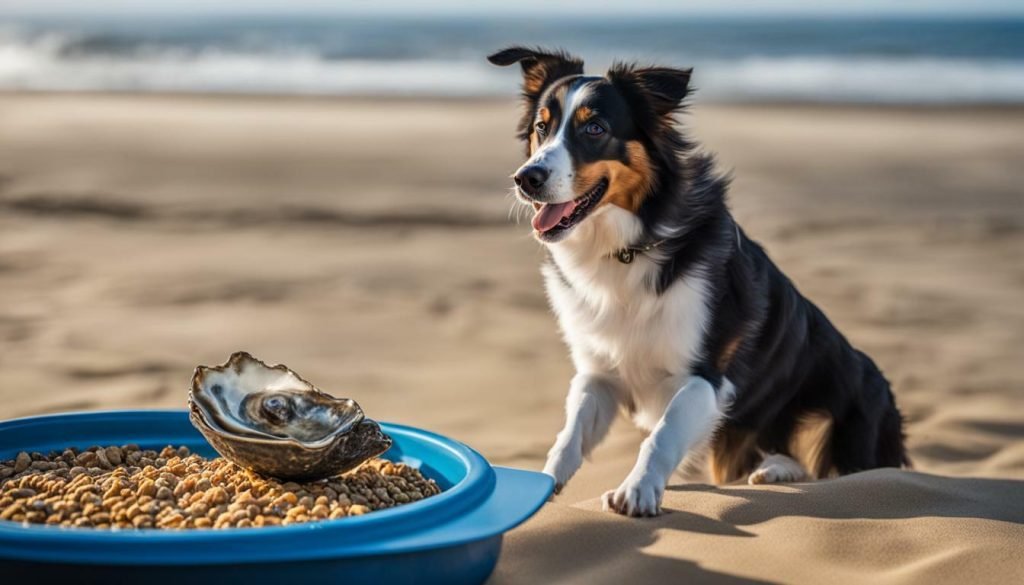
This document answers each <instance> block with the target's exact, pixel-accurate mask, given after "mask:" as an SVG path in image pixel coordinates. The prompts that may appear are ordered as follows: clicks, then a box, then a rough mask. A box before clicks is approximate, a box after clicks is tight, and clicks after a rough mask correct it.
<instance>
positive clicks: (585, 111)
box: [573, 106, 594, 124]
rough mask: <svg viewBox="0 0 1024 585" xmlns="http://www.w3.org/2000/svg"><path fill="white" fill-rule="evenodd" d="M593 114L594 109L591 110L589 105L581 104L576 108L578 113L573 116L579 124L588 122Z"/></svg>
mask: <svg viewBox="0 0 1024 585" xmlns="http://www.w3.org/2000/svg"><path fill="white" fill-rule="evenodd" d="M593 114H594V110H591V109H590V108H588V107H587V106H580V107H578V108H576V113H575V114H573V117H574V118H576V123H577V124H582V123H584V122H586V121H587V120H589V119H590V116H592V115H593Z"/></svg>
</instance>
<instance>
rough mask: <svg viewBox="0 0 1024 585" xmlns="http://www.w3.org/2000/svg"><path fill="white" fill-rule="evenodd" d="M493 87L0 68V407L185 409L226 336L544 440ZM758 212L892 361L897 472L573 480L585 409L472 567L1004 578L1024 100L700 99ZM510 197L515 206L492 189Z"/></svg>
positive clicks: (1020, 407)
mask: <svg viewBox="0 0 1024 585" xmlns="http://www.w3.org/2000/svg"><path fill="white" fill-rule="evenodd" d="M516 117H517V106H516V104H514V103H513V102H508V101H413V100H376V101H374V100H356V99H348V100H328V99H301V98H292V99H271V98H227V97H184V96H146V97H142V96H102V95H93V96H82V95H3V96H0V418H11V417H17V416H24V415H30V414H37V413H44V412H57V411H66V410H80V409H108V408H124V407H146V408H150V407H182V406H183V405H184V401H185V394H186V384H187V382H188V379H189V377H190V375H191V371H192V368H193V367H194V366H195V365H196V364H199V363H203V364H212V363H220V362H222V361H223V360H224V359H225V358H226V357H227V356H228V354H229V353H231V352H232V351H234V350H238V349H245V350H248V351H250V352H253V353H254V354H255V355H257V356H260V357H262V358H264V359H266V360H269V361H277V362H283V363H286V364H288V365H289V366H291V367H292V368H294V369H296V370H297V371H299V372H301V373H303V374H304V375H305V376H306V377H307V378H309V379H310V380H312V381H314V382H316V383H317V384H318V385H319V386H321V387H322V388H324V389H325V390H327V391H329V392H332V393H336V394H339V395H345V396H351V397H354V398H356V399H358V400H359V402H360V403H361V404H362V405H363V406H364V408H365V409H366V410H367V411H368V412H369V413H371V415H372V416H374V417H376V418H380V419H383V420H388V421H395V422H401V423H408V424H412V425H415V426H420V427H426V428H429V429H432V430H436V431H438V432H441V433H444V434H447V435H450V436H452V437H454V438H457V439H460V440H462V441H465V442H466V443H468V444H469V445H472V446H473V447H475V448H477V449H478V450H480V451H481V452H482V453H483V454H484V455H486V456H487V457H488V458H489V459H490V460H491V461H492V462H493V463H496V464H502V465H512V466H520V467H524V468H527V469H540V467H541V466H542V464H543V460H544V456H545V453H546V451H547V449H548V447H549V446H550V443H551V441H552V439H553V437H554V435H555V433H556V432H557V431H558V429H559V428H560V424H561V419H562V402H563V399H564V394H565V390H566V385H567V383H568V381H569V378H570V376H571V375H572V370H571V367H570V363H569V360H568V357H567V352H566V350H565V348H564V346H563V345H562V343H561V341H560V339H559V335H558V331H557V329H556V326H555V322H554V319H553V318H552V316H551V315H550V313H549V311H548V309H547V306H546V300H545V297H544V293H543V290H542V288H541V280H540V276H539V274H538V270H537V266H538V263H539V261H540V260H541V258H542V257H543V253H542V251H541V249H540V247H539V245H538V244H536V243H535V242H534V241H533V240H532V239H531V237H530V235H529V225H528V222H527V221H520V223H519V224H518V225H517V224H516V222H515V221H514V220H512V219H510V208H511V206H512V199H511V198H510V196H509V194H508V187H509V185H510V180H509V179H508V176H509V174H510V173H511V171H512V170H513V169H514V168H515V167H516V166H517V165H518V162H519V157H520V155H521V152H520V151H521V149H520V145H519V144H518V143H516V142H515V141H514V139H513V137H512V134H513V129H514V125H515V122H516ZM685 123H686V124H687V125H688V126H689V127H690V128H691V129H692V134H693V135H694V136H696V137H697V138H699V139H700V140H701V141H702V142H703V143H704V144H705V145H706V147H707V148H708V149H709V150H711V151H714V152H716V153H718V154H719V155H720V161H721V163H722V166H723V169H725V170H729V171H731V172H733V173H734V177H735V179H734V183H733V188H732V192H731V203H732V207H733V209H734V211H735V214H736V216H737V217H738V219H739V220H740V222H741V223H742V225H743V226H744V227H745V229H746V230H747V231H748V233H749V234H750V235H751V236H752V237H753V238H755V239H757V240H759V241H760V242H762V243H763V244H765V245H766V246H767V249H768V251H769V253H770V254H771V255H772V257H773V258H774V259H775V260H776V261H777V263H778V264H779V265H780V266H781V267H782V269H783V270H784V271H785V272H786V273H787V274H788V275H789V276H790V277H791V278H792V279H793V281H794V282H795V283H796V285H797V286H798V287H799V288H800V289H801V290H802V291H803V292H804V293H806V294H807V295H808V296H809V297H810V298H811V299H813V300H814V301H815V302H816V303H818V305H819V306H821V307H822V308H823V309H824V310H825V312H826V313H827V314H828V315H829V316H830V317H831V318H832V319H833V321H834V322H835V323H836V324H837V325H838V326H839V328H840V329H841V330H842V331H843V332H844V333H845V334H846V335H847V336H848V337H849V338H850V339H851V340H852V341H853V342H854V344H855V345H857V346H858V347H860V348H861V349H863V350H865V351H866V352H868V353H869V354H870V355H872V356H873V357H874V358H875V360H876V361H877V362H878V363H879V365H880V366H881V367H882V369H883V370H884V371H885V373H886V375H887V376H888V377H889V378H890V380H891V381H892V382H893V386H894V389H895V392H896V395H897V399H898V401H899V403H900V405H901V408H902V409H903V412H904V413H905V414H906V416H907V419H908V425H907V430H908V434H909V446H910V452H911V456H912V458H913V460H914V462H915V465H916V468H915V470H914V471H897V470H878V471H871V472H867V473H860V474H856V475H853V476H848V477H844V478H841V479H836V480H830V481H822V482H817V483H802V484H795V485H788V486H774V487H749V486H746V485H737V486H729V487H725V488H715V487H710V486H707V485H703V484H686V483H683V482H681V481H676V482H673V484H672V486H671V487H670V488H669V490H668V493H667V495H666V498H665V509H666V514H664V515H663V516H661V517H658V518H655V519H646V520H629V519H624V518H619V517H616V516H614V515H611V514H607V513H603V512H601V511H600V503H599V501H598V499H597V498H598V497H599V496H600V494H601V493H602V492H604V491H605V490H608V489H611V488H614V487H615V486H616V485H618V483H619V481H621V479H622V478H623V477H624V476H625V474H626V472H627V471H628V470H629V468H630V466H631V465H632V462H633V459H634V457H635V455H636V450H637V446H638V444H639V441H640V440H641V439H642V435H641V434H640V433H639V432H637V431H636V430H634V429H633V428H632V426H631V425H630V424H629V423H628V422H627V421H625V420H620V421H618V422H617V423H616V425H615V427H614V428H613V431H612V434H611V436H610V437H609V439H608V440H607V441H606V443H605V444H603V445H602V446H601V447H599V448H598V449H597V451H596V452H595V454H594V457H593V460H592V461H590V462H588V463H586V464H585V465H584V467H583V469H582V470H581V471H580V473H579V474H578V475H577V476H576V478H574V480H573V481H572V482H571V483H570V485H569V486H568V488H567V489H566V490H565V492H564V493H563V494H562V495H560V496H558V497H557V498H555V500H554V501H553V503H550V504H548V505H547V506H545V507H544V509H543V510H542V511H541V512H540V513H539V514H538V515H537V516H536V517H535V518H534V519H532V520H531V521H529V522H528V523H527V524H525V525H524V526H522V527H520V528H518V529H516V530H515V531H513V532H512V533H510V534H509V535H508V537H507V539H506V547H505V550H504V553H503V557H502V560H501V562H500V563H499V566H498V569H497V572H496V574H495V576H494V577H493V579H492V582H493V583H500V584H513V583H516V584H519V583H556V582H572V583H588V584H590V583H609V584H610V583H623V582H629V583H631V584H632V585H640V584H642V583H648V582H650V583H658V584H661V583H666V582H670V583H675V582H695V583H703V582H710V583H748V582H752V583H762V582H771V583H782V582H784V583H811V584H813V583H864V582H871V583H874V584H876V585H880V584H884V583H940V582H943V583H1013V582H1019V581H1020V579H1021V578H1022V576H1024V557H1022V556H1021V554H1020V552H1021V543H1024V441H1022V440H1021V439H1022V438H1024V359H1022V358H1024V354H1022V347H1024V303H1022V300H1024V187H1022V185H1024V164H1022V163H1024V161H1022V160H1021V153H1024V109H1014V108H968V107H964V108H949V109H944V108H931V109H929V108H920V109H913V108H863V107H843V106H829V107H825V106H822V107H810V106H786V105H779V106H738V105H737V106H724V105H720V106H697V107H695V108H694V109H693V110H692V111H691V115H688V116H687V117H686V119H685ZM514 216H515V214H514V213H513V214H512V217H513V218H514Z"/></svg>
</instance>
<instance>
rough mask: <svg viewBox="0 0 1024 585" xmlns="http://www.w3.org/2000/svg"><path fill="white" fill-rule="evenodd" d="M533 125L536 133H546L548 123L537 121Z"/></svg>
mask: <svg viewBox="0 0 1024 585" xmlns="http://www.w3.org/2000/svg"><path fill="white" fill-rule="evenodd" d="M533 127H534V128H535V129H536V130H537V134H540V135H541V136H543V135H544V134H546V133H547V131H548V125H547V124H545V123H544V122H537V123H536V124H534V125H533Z"/></svg>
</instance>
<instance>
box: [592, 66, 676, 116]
mask: <svg viewBox="0 0 1024 585" xmlns="http://www.w3.org/2000/svg"><path fill="white" fill-rule="evenodd" d="M692 72H693V69H672V68H670V67H644V68H637V67H634V66H632V65H626V64H621V63H620V64H616V65H613V66H612V68H611V69H609V70H608V79H609V80H611V82H612V83H614V84H615V85H617V86H619V87H622V88H625V89H627V90H628V91H627V93H630V94H636V95H637V96H638V97H639V98H641V99H642V100H643V101H644V102H645V103H646V104H647V105H648V107H650V109H651V111H652V112H653V113H655V114H657V115H658V116H668V115H670V114H672V113H674V112H675V111H677V110H678V109H680V108H681V107H682V106H683V100H684V99H686V96H688V95H690V74H691V73H692Z"/></svg>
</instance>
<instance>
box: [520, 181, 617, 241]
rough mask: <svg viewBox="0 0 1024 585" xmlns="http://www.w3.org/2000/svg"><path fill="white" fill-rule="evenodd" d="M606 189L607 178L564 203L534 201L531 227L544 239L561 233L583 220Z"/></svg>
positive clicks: (555, 237)
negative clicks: (534, 211)
mask: <svg viewBox="0 0 1024 585" xmlns="http://www.w3.org/2000/svg"><path fill="white" fill-rule="evenodd" d="M607 189H608V179H601V180H600V181H598V182H597V185H596V186H594V188H593V189H591V190H589V191H587V192H586V193H584V194H583V195H582V196H580V197H577V198H576V199H573V200H572V201H567V202H565V203H534V204H533V207H534V209H535V210H536V213H535V214H534V216H533V221H532V223H533V229H535V230H536V231H537V233H538V234H539V235H540V237H541V238H543V239H545V240H553V239H557V237H558V236H560V235H561V234H563V233H565V232H567V231H569V230H570V229H572V228H573V227H574V226H575V225H576V224H578V223H579V222H581V221H583V218H585V217H587V215H589V214H590V212H591V211H593V210H594V208H595V207H597V204H598V203H600V202H601V198H602V197H604V193H605V191H606V190H607Z"/></svg>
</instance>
